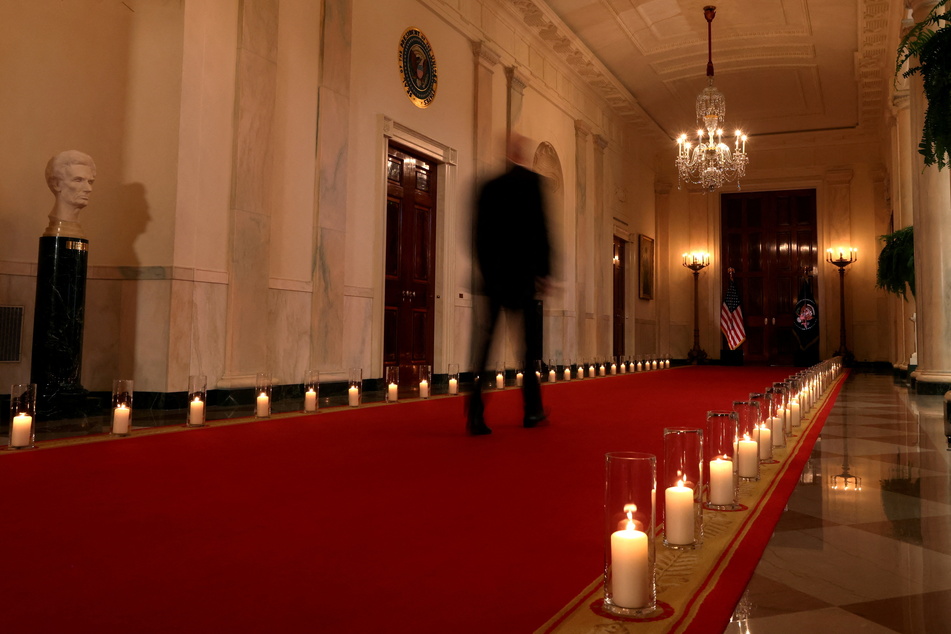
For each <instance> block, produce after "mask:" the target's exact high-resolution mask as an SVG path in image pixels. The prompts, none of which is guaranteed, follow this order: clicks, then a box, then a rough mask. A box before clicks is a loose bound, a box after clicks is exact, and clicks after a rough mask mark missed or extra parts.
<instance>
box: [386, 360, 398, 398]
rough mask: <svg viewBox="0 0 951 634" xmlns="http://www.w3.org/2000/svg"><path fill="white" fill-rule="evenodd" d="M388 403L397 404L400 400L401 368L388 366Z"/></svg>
mask: <svg viewBox="0 0 951 634" xmlns="http://www.w3.org/2000/svg"><path fill="white" fill-rule="evenodd" d="M385 374H386V377H385V378H386V402H387V403H396V402H397V401H399V400H400V366H398V365H388V366H386V372H385Z"/></svg>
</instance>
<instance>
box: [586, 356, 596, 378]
mask: <svg viewBox="0 0 951 634" xmlns="http://www.w3.org/2000/svg"><path fill="white" fill-rule="evenodd" d="M597 372H598V362H597V360H592V361H590V362H589V363H588V378H589V379H593V378H594V377H595V376H596V375H597Z"/></svg>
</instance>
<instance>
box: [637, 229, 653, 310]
mask: <svg viewBox="0 0 951 634" xmlns="http://www.w3.org/2000/svg"><path fill="white" fill-rule="evenodd" d="M637 279H638V295H639V296H640V298H641V299H654V239H653V238H648V237H647V236H645V235H643V234H639V235H638V236H637Z"/></svg>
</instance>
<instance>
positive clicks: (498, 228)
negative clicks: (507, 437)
mask: <svg viewBox="0 0 951 634" xmlns="http://www.w3.org/2000/svg"><path fill="white" fill-rule="evenodd" d="M475 249H476V262H477V264H478V266H479V270H480V271H481V273H482V283H483V289H484V291H485V295H486V298H487V299H488V316H487V318H486V319H485V320H483V321H482V323H477V324H476V329H475V332H476V333H478V334H477V336H476V337H474V338H473V341H474V344H475V348H474V359H475V368H476V371H477V372H481V376H482V378H483V379H484V378H486V373H485V370H486V361H487V357H488V354H489V349H490V348H491V346H492V336H493V334H494V332H495V327H496V324H497V323H498V318H499V313H500V310H501V309H502V308H505V309H507V310H508V311H509V313H520V316H521V318H522V323H523V331H524V342H523V350H522V352H523V357H522V370H523V383H522V395H523V398H524V405H525V420H526V423H528V422H529V421H530V420H534V419H537V418H538V417H541V416H543V415H544V412H543V410H542V401H541V388H540V386H539V384H538V377H537V376H536V375H535V362H536V361H538V360H540V359H541V356H542V331H541V320H540V316H539V315H537V309H536V306H537V302H536V301H535V292H536V283H537V282H538V280H541V279H545V278H547V277H548V276H549V275H550V273H551V245H550V243H549V237H548V226H547V221H546V218H545V206H544V198H543V194H542V187H541V177H540V176H539V175H538V174H536V173H535V172H533V171H531V170H528V169H526V168H524V167H522V166H520V165H517V164H513V165H512V166H511V167H510V168H509V170H508V171H507V172H505V173H504V174H502V175H501V176H499V177H497V178H495V179H493V180H491V181H489V182H488V183H486V184H485V186H484V187H483V188H482V190H481V192H480V194H479V198H478V203H477V205H476V217H475ZM482 412H483V404H482V395H481V383H480V382H477V384H476V386H475V390H474V392H473V395H472V397H471V400H470V408H469V422H470V430H471V426H472V424H473V422H476V423H478V422H482V420H483V419H482ZM482 424H483V425H484V422H482Z"/></svg>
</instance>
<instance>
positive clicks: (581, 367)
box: [575, 359, 585, 379]
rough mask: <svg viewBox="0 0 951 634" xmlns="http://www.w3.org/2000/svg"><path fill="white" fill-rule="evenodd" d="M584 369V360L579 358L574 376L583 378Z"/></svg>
mask: <svg viewBox="0 0 951 634" xmlns="http://www.w3.org/2000/svg"><path fill="white" fill-rule="evenodd" d="M584 369H585V361H584V359H581V360H579V361H578V364H577V370H576V371H575V377H576V378H579V379H583V378H584Z"/></svg>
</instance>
